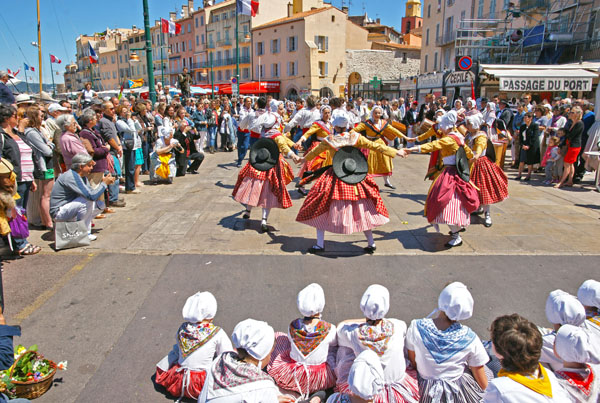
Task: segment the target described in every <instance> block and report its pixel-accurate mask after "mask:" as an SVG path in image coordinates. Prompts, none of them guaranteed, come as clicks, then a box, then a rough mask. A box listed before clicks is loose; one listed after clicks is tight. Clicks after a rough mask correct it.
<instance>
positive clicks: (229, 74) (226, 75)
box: [225, 70, 231, 80]
mask: <svg viewBox="0 0 600 403" xmlns="http://www.w3.org/2000/svg"><path fill="white" fill-rule="evenodd" d="M230 79H231V70H225V80H230Z"/></svg>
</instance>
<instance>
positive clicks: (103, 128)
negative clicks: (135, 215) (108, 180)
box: [97, 102, 125, 207]
mask: <svg viewBox="0 0 600 403" xmlns="http://www.w3.org/2000/svg"><path fill="white" fill-rule="evenodd" d="M114 118H115V106H114V105H113V104H112V102H105V103H103V104H102V118H101V119H100V121H99V122H98V126H97V129H98V131H99V132H100V135H101V136H102V138H103V139H104V141H105V142H107V143H108V144H109V145H110V154H111V156H112V157H113V159H114V160H115V162H116V163H119V162H118V161H119V159H118V158H119V157H121V156H122V155H123V148H122V147H121V140H119V135H118V133H117V126H116V125H115V122H114ZM115 157H116V158H115ZM111 173H115V172H111ZM108 195H109V197H108V203H109V205H110V206H112V207H125V201H124V200H119V181H118V180H117V181H116V182H115V183H114V184H112V185H111V186H109V188H108Z"/></svg>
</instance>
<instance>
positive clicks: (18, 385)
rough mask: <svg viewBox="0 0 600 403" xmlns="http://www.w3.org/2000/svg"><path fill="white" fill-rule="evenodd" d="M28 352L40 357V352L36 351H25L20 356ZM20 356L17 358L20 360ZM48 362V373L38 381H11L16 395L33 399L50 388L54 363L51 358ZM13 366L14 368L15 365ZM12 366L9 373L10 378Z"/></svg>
mask: <svg viewBox="0 0 600 403" xmlns="http://www.w3.org/2000/svg"><path fill="white" fill-rule="evenodd" d="M28 353H35V356H36V357H40V354H39V353H38V352H36V351H26V352H24V353H23V354H22V355H21V358H23V357H25V355H27V354H28ZM21 358H19V360H21ZM17 362H18V361H17ZM48 362H49V364H50V368H51V371H50V373H49V374H48V375H46V376H45V377H44V378H42V379H40V380H39V381H27V382H20V381H15V380H13V381H11V382H12V384H13V385H15V394H16V395H17V397H22V398H25V399H35V398H37V397H40V396H41V395H43V394H44V393H46V391H47V390H48V389H50V386H51V385H52V380H53V379H54V374H55V373H56V363H55V362H54V361H52V360H48ZM14 368H16V365H15V367H14ZM14 368H13V370H12V371H11V373H10V376H11V378H12V372H13V371H14Z"/></svg>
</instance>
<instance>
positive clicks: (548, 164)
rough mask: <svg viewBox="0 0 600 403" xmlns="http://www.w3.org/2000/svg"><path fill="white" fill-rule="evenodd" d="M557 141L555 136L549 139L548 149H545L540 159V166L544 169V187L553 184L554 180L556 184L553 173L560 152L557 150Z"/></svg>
mask: <svg viewBox="0 0 600 403" xmlns="http://www.w3.org/2000/svg"><path fill="white" fill-rule="evenodd" d="M559 141H560V140H559V139H558V137H556V136H552V137H550V139H549V143H548V148H547V149H546V153H545V154H544V158H543V159H542V166H543V167H544V172H545V174H546V176H545V178H544V179H545V180H544V185H550V184H551V183H554V181H555V179H556V181H557V182H558V177H557V176H556V175H554V172H555V170H556V165H557V163H558V160H559V159H560V150H559V149H558V143H559Z"/></svg>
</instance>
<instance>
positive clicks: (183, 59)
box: [182, 57, 186, 67]
mask: <svg viewBox="0 0 600 403" xmlns="http://www.w3.org/2000/svg"><path fill="white" fill-rule="evenodd" d="M182 60H183V67H186V66H185V57H184V58H183V59H182Z"/></svg>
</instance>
